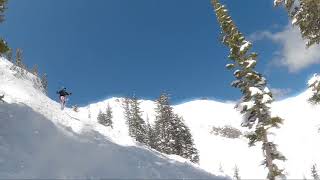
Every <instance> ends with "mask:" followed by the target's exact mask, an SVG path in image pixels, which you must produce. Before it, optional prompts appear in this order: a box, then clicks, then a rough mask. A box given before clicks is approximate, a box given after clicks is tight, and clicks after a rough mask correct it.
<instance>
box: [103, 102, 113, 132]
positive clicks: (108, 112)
mask: <svg viewBox="0 0 320 180" xmlns="http://www.w3.org/2000/svg"><path fill="white" fill-rule="evenodd" d="M112 118H113V115H112V108H111V106H110V104H109V103H108V105H107V109H106V119H105V120H106V121H105V124H104V125H105V126H110V127H111V128H113V122H112Z"/></svg>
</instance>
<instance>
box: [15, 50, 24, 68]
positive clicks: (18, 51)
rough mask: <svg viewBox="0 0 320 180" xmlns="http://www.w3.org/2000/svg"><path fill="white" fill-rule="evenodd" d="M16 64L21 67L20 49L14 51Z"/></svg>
mask: <svg viewBox="0 0 320 180" xmlns="http://www.w3.org/2000/svg"><path fill="white" fill-rule="evenodd" d="M16 66H18V67H19V68H23V63H22V50H21V49H17V51H16Z"/></svg>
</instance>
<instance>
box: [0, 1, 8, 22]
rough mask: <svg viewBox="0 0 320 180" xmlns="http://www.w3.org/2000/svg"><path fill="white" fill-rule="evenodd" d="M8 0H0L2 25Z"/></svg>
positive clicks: (0, 20)
mask: <svg viewBox="0 0 320 180" xmlns="http://www.w3.org/2000/svg"><path fill="white" fill-rule="evenodd" d="M7 3H8V0H0V23H2V22H3V21H4V20H5V19H4V11H5V10H6V9H7Z"/></svg>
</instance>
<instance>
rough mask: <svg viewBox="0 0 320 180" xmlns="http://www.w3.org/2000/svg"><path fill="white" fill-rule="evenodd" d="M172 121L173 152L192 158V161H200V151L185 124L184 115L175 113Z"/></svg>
mask: <svg viewBox="0 0 320 180" xmlns="http://www.w3.org/2000/svg"><path fill="white" fill-rule="evenodd" d="M171 122H172V127H173V128H172V129H171V133H172V137H173V140H174V141H173V143H172V144H171V146H172V147H171V148H172V150H173V154H176V155H179V156H182V157H184V158H186V159H190V161H191V162H194V163H199V153H198V150H197V149H196V147H195V144H194V141H193V138H192V135H191V133H190V129H189V128H188V127H187V126H186V125H185V124H184V120H183V118H182V117H179V116H178V115H176V114H174V119H173V120H172V121H171Z"/></svg>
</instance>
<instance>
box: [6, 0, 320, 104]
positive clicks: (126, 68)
mask: <svg viewBox="0 0 320 180" xmlns="http://www.w3.org/2000/svg"><path fill="white" fill-rule="evenodd" d="M223 2H224V3H226V4H227V7H228V8H229V10H230V13H231V15H232V17H233V19H234V20H235V22H236V24H237V25H238V27H239V28H240V30H241V31H242V32H243V33H244V34H245V35H246V36H248V37H250V38H252V40H254V50H255V51H257V52H258V53H259V54H260V56H259V62H258V67H257V68H258V70H259V71H260V72H262V73H264V74H265V75H266V76H267V78H268V80H269V83H270V86H271V87H272V88H274V89H277V90H279V92H283V93H285V94H286V95H293V94H296V93H298V92H301V91H302V90H304V89H305V88H306V80H307V79H308V77H309V76H310V75H311V74H313V73H314V72H316V70H317V69H319V65H316V64H317V59H318V56H312V55H310V56H312V57H310V58H311V60H310V61H311V62H310V63H309V65H308V66H306V67H303V68H300V66H301V65H298V66H299V67H298V68H297V66H295V67H296V68H291V64H290V63H291V62H290V63H289V64H287V65H282V66H279V65H277V64H281V63H280V62H281V61H280V60H282V61H283V62H287V61H286V59H285V58H286V57H292V56H290V55H291V54H292V52H296V51H295V50H292V48H291V54H290V52H288V51H290V47H289V48H288V47H287V46H290V45H291V44H292V43H291V42H290V37H291V36H290V33H289V32H288V33H287V34H286V33H285V32H284V31H285V30H286V28H288V27H287V24H288V18H287V15H286V13H285V11H284V10H283V9H281V8H274V7H273V1H272V0H259V1H257V0H246V1H223ZM219 32H220V29H219V26H218V24H217V22H216V17H215V15H214V12H213V11H212V8H211V6H210V1H209V0H197V1H196V0H174V1H172V0H137V1H132V0H90V1H89V0H28V1H26V0H25V1H22V0H9V6H8V10H7V11H6V21H5V23H3V24H1V27H0V33H1V34H0V35H1V36H3V37H4V38H5V39H6V40H7V41H8V43H9V44H10V46H11V47H12V48H21V49H22V50H23V53H24V61H25V63H26V64H27V65H28V66H29V67H31V66H32V65H33V64H38V65H39V69H40V72H42V73H43V72H46V73H47V74H48V77H49V96H50V97H52V98H55V99H57V98H56V94H55V92H56V90H57V89H58V88H59V87H61V86H65V87H67V88H68V89H70V90H71V91H72V92H73V96H72V97H71V98H70V104H78V105H85V104H88V103H91V102H96V101H99V100H102V99H105V98H107V97H111V96H125V95H131V94H133V93H135V94H136V95H137V96H138V97H140V98H147V99H155V98H156V97H158V95H159V94H160V92H162V91H167V92H169V93H170V94H171V95H172V100H173V102H174V103H179V102H182V101H186V100H190V99H194V98H199V97H210V98H214V99H219V100H236V99H238V98H239V97H240V93H239V92H238V90H237V89H234V88H232V87H230V82H231V81H232V80H233V77H232V72H230V71H228V70H226V69H225V68H224V66H225V64H226V63H228V59H227V58H226V57H227V53H228V49H227V48H226V47H224V46H223V45H221V43H220V42H219V39H218V37H219ZM283 32H284V33H283ZM296 34H297V33H296ZM277 35H278V36H277ZM288 39H289V42H288V41H287V40H288ZM291 39H292V38H291ZM314 51H316V50H314ZM288 53H289V55H288ZM315 53H316V52H315ZM284 54H285V55H284ZM293 56H294V55H293ZM283 57H284V58H283ZM294 57H295V56H294ZM281 58H282V59H281ZM315 59H316V60H315ZM311 66H312V67H311ZM290 68H291V69H290ZM282 90H283V91H282Z"/></svg>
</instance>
